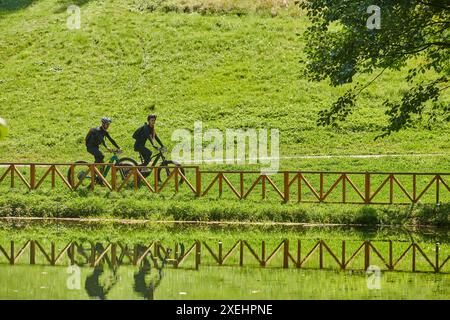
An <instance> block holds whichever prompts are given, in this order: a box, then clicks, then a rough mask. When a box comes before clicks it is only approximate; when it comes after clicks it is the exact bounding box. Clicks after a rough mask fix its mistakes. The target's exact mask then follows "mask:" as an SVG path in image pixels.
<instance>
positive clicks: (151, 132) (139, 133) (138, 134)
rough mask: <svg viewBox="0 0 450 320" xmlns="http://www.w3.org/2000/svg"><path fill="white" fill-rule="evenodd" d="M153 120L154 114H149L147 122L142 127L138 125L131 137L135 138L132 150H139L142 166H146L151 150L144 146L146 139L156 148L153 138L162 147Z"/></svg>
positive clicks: (154, 118)
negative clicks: (142, 160)
mask: <svg viewBox="0 0 450 320" xmlns="http://www.w3.org/2000/svg"><path fill="white" fill-rule="evenodd" d="M155 122H156V116H155V115H153V114H151V115H149V116H148V117H147V123H144V125H143V126H142V127H139V128H138V129H137V130H136V131H135V132H134V134H133V138H134V139H135V140H136V142H135V143H134V151H137V152H139V154H140V155H141V156H142V158H143V159H144V162H143V163H142V165H143V166H147V165H148V164H149V163H150V159H151V157H152V152H151V151H150V150H149V149H147V148H146V147H145V143H146V142H147V140H149V141H150V143H151V145H152V146H153V147H154V148H156V149H158V147H157V146H155V144H154V140H156V141H157V142H158V143H159V145H160V146H161V148H163V147H164V145H163V143H162V142H161V140H160V139H159V137H158V135H157V134H156V131H155Z"/></svg>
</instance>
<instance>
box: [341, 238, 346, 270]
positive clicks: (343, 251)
mask: <svg viewBox="0 0 450 320" xmlns="http://www.w3.org/2000/svg"><path fill="white" fill-rule="evenodd" d="M345 256H346V254H345V240H342V270H345V268H346V264H345Z"/></svg>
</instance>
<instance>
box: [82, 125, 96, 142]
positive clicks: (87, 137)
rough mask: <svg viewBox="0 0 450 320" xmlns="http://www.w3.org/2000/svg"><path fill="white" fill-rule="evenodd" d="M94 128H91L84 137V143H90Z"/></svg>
mask: <svg viewBox="0 0 450 320" xmlns="http://www.w3.org/2000/svg"><path fill="white" fill-rule="evenodd" d="M94 130H95V129H94V128H90V129H89V132H88V133H87V135H86V138H84V144H85V145H86V146H87V145H88V141H89V140H90V139H91V137H92V135H93V133H94Z"/></svg>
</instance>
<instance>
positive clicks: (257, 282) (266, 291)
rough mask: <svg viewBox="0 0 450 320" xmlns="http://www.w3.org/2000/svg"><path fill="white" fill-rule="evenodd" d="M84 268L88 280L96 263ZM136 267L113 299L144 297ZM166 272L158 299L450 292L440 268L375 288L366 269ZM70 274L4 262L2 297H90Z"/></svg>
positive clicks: (399, 276) (387, 278)
mask: <svg viewBox="0 0 450 320" xmlns="http://www.w3.org/2000/svg"><path fill="white" fill-rule="evenodd" d="M81 270H82V272H81V274H82V283H84V281H85V277H86V275H88V274H90V273H91V272H92V269H91V268H82V269H81ZM136 271H137V270H136V268H133V267H123V268H120V270H119V274H120V275H121V280H120V281H119V282H118V283H117V285H116V286H115V287H114V288H113V289H112V290H111V292H110V294H109V295H108V299H142V297H140V296H139V295H138V294H136V293H135V292H134V289H133V284H134V275H135V272H136ZM42 272H47V274H42ZM164 272H165V276H164V281H162V282H161V284H160V286H159V287H158V289H157V290H156V292H155V296H154V298H155V299H262V300H264V299H448V297H449V296H450V275H439V274H420V273H419V274H412V273H403V272H383V273H382V275H381V289H380V290H369V289H368V288H367V277H366V275H365V273H364V272H352V273H350V272H348V271H347V272H335V271H327V270H295V269H288V270H282V269H273V268H271V269H259V268H258V269H255V268H239V267H202V268H201V269H200V270H199V271H194V270H183V269H178V270H176V269H165V270H164ZM67 277H68V274H67V273H66V272H65V267H41V266H6V265H2V266H0V283H2V286H1V287H0V299H37V298H39V299H88V298H89V297H88V295H87V294H86V292H85V291H84V290H83V288H82V290H68V289H67V287H66V279H67ZM41 287H43V288H44V289H41ZM14 290H17V291H18V292H14ZM180 292H185V293H186V294H185V295H183V294H180Z"/></svg>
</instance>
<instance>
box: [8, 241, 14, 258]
mask: <svg viewBox="0 0 450 320" xmlns="http://www.w3.org/2000/svg"><path fill="white" fill-rule="evenodd" d="M10 246H11V248H10V255H11V256H10V258H9V263H10V264H14V262H15V253H14V241H11V243H10Z"/></svg>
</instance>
